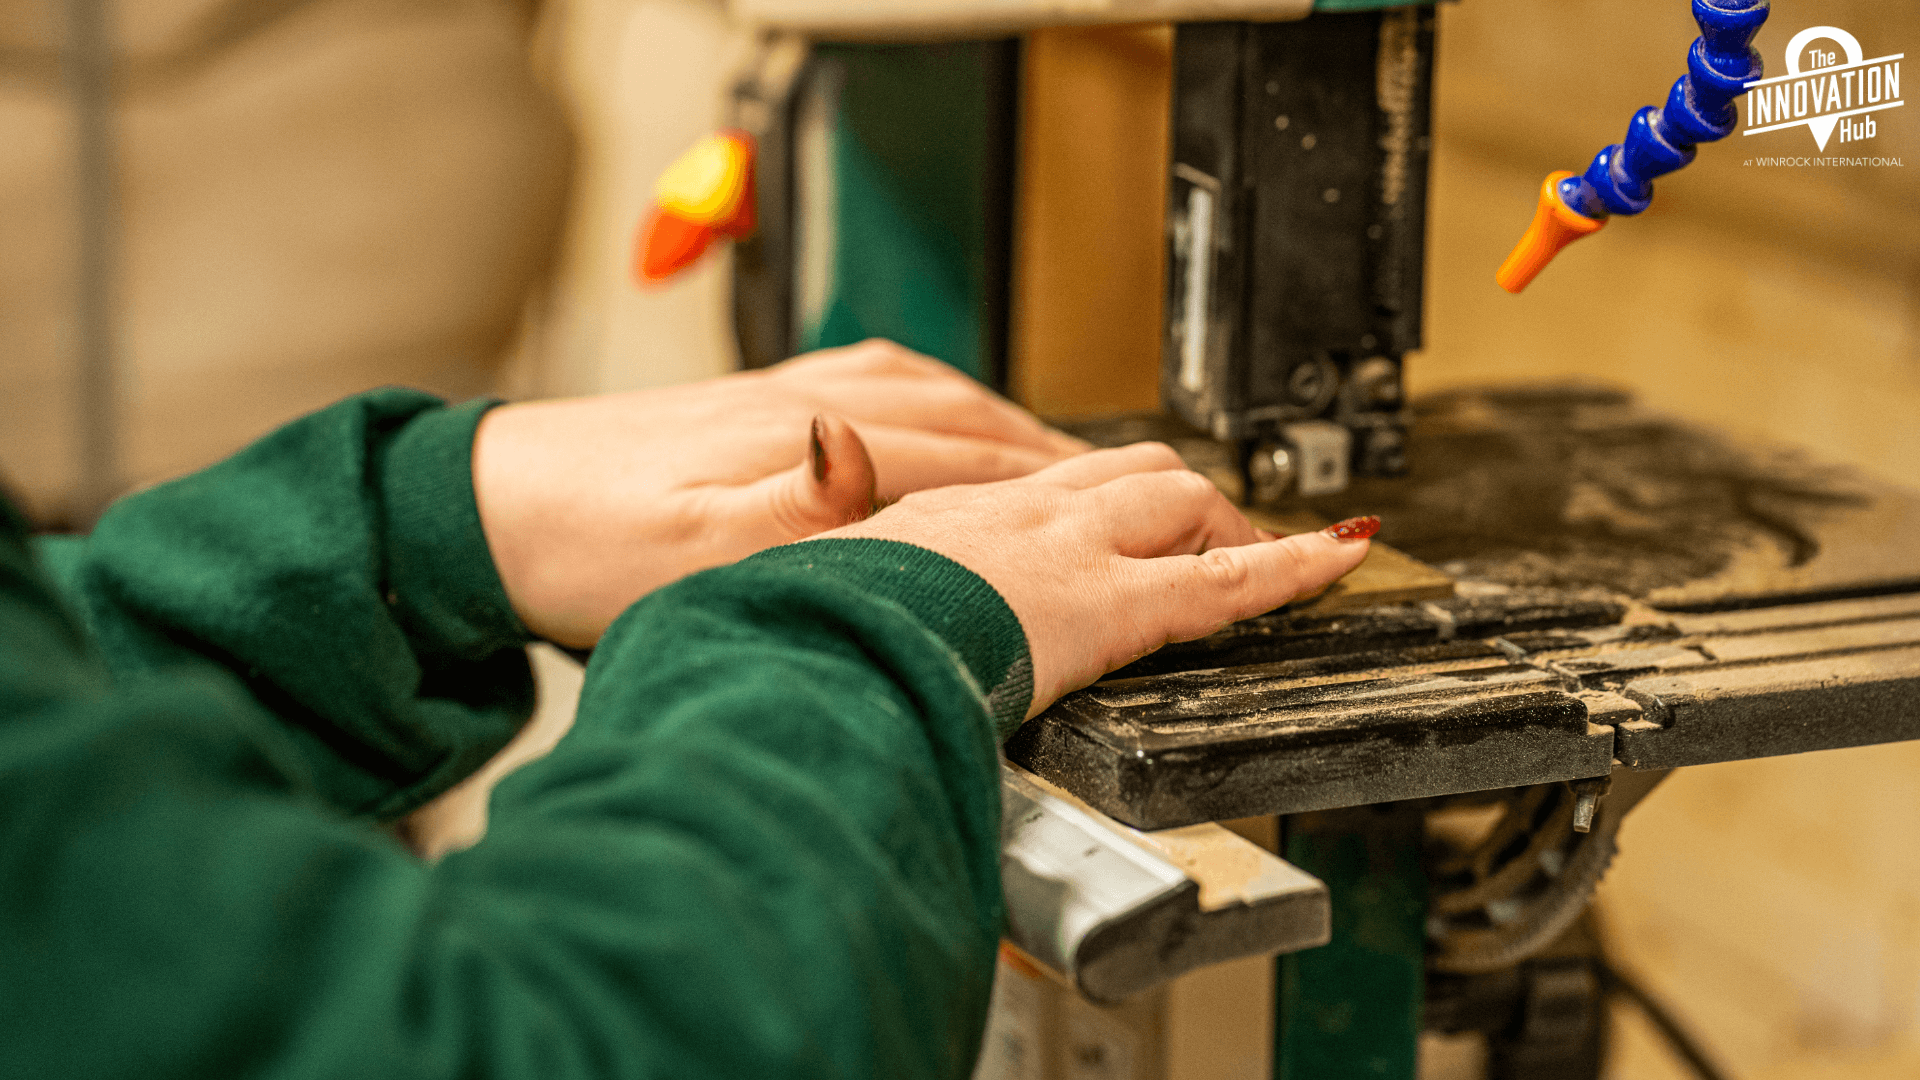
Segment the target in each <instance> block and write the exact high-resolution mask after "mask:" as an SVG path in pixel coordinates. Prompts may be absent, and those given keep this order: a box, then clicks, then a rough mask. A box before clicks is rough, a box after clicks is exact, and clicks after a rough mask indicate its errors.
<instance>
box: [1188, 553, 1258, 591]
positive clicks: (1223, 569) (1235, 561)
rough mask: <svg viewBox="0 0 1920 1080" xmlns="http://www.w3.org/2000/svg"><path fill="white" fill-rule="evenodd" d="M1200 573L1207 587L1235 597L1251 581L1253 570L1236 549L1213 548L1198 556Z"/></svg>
mask: <svg viewBox="0 0 1920 1080" xmlns="http://www.w3.org/2000/svg"><path fill="white" fill-rule="evenodd" d="M1200 571H1201V574H1202V575H1203V576H1204V578H1205V580H1206V583H1207V587H1208V588H1210V589H1212V590H1214V591H1216V592H1222V593H1226V594H1228V595H1230V596H1237V595H1238V594H1240V593H1241V592H1244V591H1245V590H1246V588H1247V586H1248V585H1249V584H1251V583H1252V580H1253V568H1252V567H1250V566H1249V565H1247V560H1246V558H1245V557H1244V556H1243V555H1241V553H1240V551H1239V549H1238V548H1214V549H1213V550H1212V551H1209V552H1206V553H1204V554H1202V555H1201V556H1200Z"/></svg>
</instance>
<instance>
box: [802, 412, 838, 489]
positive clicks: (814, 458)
mask: <svg viewBox="0 0 1920 1080" xmlns="http://www.w3.org/2000/svg"><path fill="white" fill-rule="evenodd" d="M807 462H808V463H809V464H811V465H812V466H813V482H814V483H816V484H824V483H826V482H827V473H829V472H831V471H832V470H833V463H832V462H830V461H828V460H827V447H826V444H824V443H822V442H821V441H820V418H819V417H817V416H816V417H814V418H813V427H812V428H811V429H809V430H808V432H807Z"/></svg>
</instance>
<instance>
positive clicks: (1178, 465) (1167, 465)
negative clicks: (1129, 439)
mask: <svg viewBox="0 0 1920 1080" xmlns="http://www.w3.org/2000/svg"><path fill="white" fill-rule="evenodd" d="M1134 445H1135V446H1136V447H1137V448H1138V452H1139V454H1140V456H1141V457H1143V458H1145V459H1147V461H1149V462H1150V463H1152V464H1153V465H1154V466H1155V467H1157V468H1160V469H1185V468H1186V467H1187V463H1186V461H1185V460H1183V459H1182V458H1181V457H1180V454H1179V452H1178V451H1176V450H1175V449H1174V448H1173V447H1171V446H1168V445H1167V444H1166V443H1163V442H1143V443H1135V444H1134ZM1195 475H1196V476H1197V475H1199V474H1197V473H1196V474H1195Z"/></svg>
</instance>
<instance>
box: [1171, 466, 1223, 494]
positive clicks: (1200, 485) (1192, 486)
mask: <svg viewBox="0 0 1920 1080" xmlns="http://www.w3.org/2000/svg"><path fill="white" fill-rule="evenodd" d="M1166 476H1167V482H1168V483H1171V484H1172V485H1173V486H1174V487H1175V488H1176V489H1177V490H1178V491H1179V492H1180V493H1181V494H1182V495H1185V496H1187V497H1188V498H1191V499H1194V500H1196V501H1200V502H1211V501H1213V498H1214V497H1215V496H1216V495H1218V494H1219V491H1218V490H1217V489H1215V488H1214V486H1213V481H1211V480H1209V479H1207V478H1206V477H1204V476H1201V475H1200V474H1199V473H1197V472H1193V471H1192V470H1189V469H1180V470H1178V471H1169V472H1168V473H1167V474H1166Z"/></svg>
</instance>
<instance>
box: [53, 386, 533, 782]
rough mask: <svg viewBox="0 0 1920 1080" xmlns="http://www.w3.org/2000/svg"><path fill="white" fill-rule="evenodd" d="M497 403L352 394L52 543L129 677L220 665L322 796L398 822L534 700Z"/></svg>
mask: <svg viewBox="0 0 1920 1080" xmlns="http://www.w3.org/2000/svg"><path fill="white" fill-rule="evenodd" d="M483 409H484V403H472V404H469V405H467V406H462V407H460V408H457V409H444V408H442V407H441V406H440V404H439V402H437V401H436V400H435V399H433V398H431V397H428V396H427V395H424V394H419V393H415V392H412V391H405V390H382V391H375V392H373V393H370V394H364V395H361V396H359V397H355V398H351V399H349V400H347V401H344V402H341V403H340V404H338V405H335V406H333V407H331V408H328V409H325V410H322V411H321V412H319V413H316V414H313V415H311V416H308V417H305V418H302V419H301V420H298V421H295V422H294V423H291V424H289V425H287V426H286V427H283V428H281V429H280V430H278V431H276V432H274V433H273V434H272V435H269V436H267V437H266V438H264V439H262V440H260V441H259V442H257V443H255V444H253V445H252V446H250V447H248V448H247V449H246V450H244V451H242V452H241V453H239V454H237V455H235V456H234V457H232V458H230V459H228V460H226V461H224V462H221V463H220V464H218V465H215V466H212V467H211V468H208V469H204V470H202V471H200V472H198V473H195V474H192V475H190V476H187V477H183V478H181V479H180V480H176V481H174V482H171V483H168V484H163V485H161V486H159V487H156V488H153V489H150V490H148V491H145V492H141V493H139V494H137V495H133V496H130V497H128V498H125V499H122V500H120V501H119V502H118V503H116V504H115V505H114V506H113V507H112V508H110V509H109V510H108V512H107V514H106V515H105V516H104V517H103V518H102V519H101V521H100V523H99V525H98V527H97V528H96V529H95V530H94V532H93V534H92V535H91V536H89V537H87V538H85V539H62V540H57V541H54V542H51V543H43V545H42V554H43V556H44V557H45V558H46V559H47V562H48V565H49V568H50V569H51V570H52V572H53V576H54V577H55V579H56V580H57V581H58V583H59V584H60V586H61V588H62V591H63V592H64V593H65V596H66V598H67V601H68V603H69V604H70V606H71V607H73V608H74V609H75V610H77V611H78V612H79V613H80V614H81V616H82V618H83V619H84V621H85V622H86V624H87V626H88V629H89V630H90V631H91V634H92V637H93V640H94V642H95V644H96V647H97V649H98V651H99V653H100V655H101V657H102V659H103V660H104V662H105V663H106V664H107V665H108V666H109V668H110V669H111V670H112V671H113V672H114V674H115V676H116V677H117V678H120V679H123V680H124V679H130V678H137V677H142V676H145V675H149V674H152V673H155V672H159V671H165V670H171V669H175V668H179V667H183V666H184V667H194V666H217V667H220V668H223V669H225V670H227V671H229V672H231V673H233V674H234V675H236V676H238V677H239V678H240V679H242V680H243V681H244V682H245V683H246V685H247V687H248V688H249V690H250V691H251V692H252V693H253V694H254V696H255V697H256V698H257V699H258V700H259V701H260V702H261V703H262V705H263V706H264V707H265V708H266V709H267V711H269V712H271V713H274V714H275V715H277V716H279V717H280V718H281V719H282V720H283V721H284V722H285V723H286V724H287V726H288V728H289V732H290V736H291V742H292V745H293V746H294V747H295V748H296V750H295V752H296V753H298V754H299V755H300V756H301V757H302V758H303V759H304V764H305V771H306V772H307V773H308V774H309V775H310V776H311V777H312V778H313V783H314V784H315V785H316V790H317V791H318V792H319V793H320V795H321V797H322V798H324V799H325V800H326V801H328V802H330V803H332V804H333V805H335V806H338V807H340V808H342V809H344V810H347V811H348V812H351V813H365V814H370V815H373V816H377V817H382V818H387V817H393V816H396V815H398V814H401V813H404V812H405V811H406V810H408V809H411V808H412V807H413V806H416V805H418V804H420V803H422V802H424V801H426V800H427V799H429V798H431V797H432V796H433V795H435V794H437V793H438V792H440V791H442V790H444V789H445V788H446V787H448V786H450V785H451V784H453V783H455V782H457V781H458V780H459V779H461V778H462V777H464V776H466V775H467V774H468V773H470V772H472V771H473V770H474V769H475V768H478V767H479V765H480V764H481V763H482V762H484V761H485V760H486V759H487V758H488V757H489V756H491V755H492V753H493V752H494V751H496V750H498V749H499V747H500V746H501V745H503V744H504V743H505V742H506V740H507V739H509V738H511V737H512V735H513V733H514V731H515V730H517V729H518V727H519V725H520V724H521V723H523V722H524V721H525V719H526V716H527V715H528V712H529V711H530V708H531V700H532V688H531V679H530V676H529V674H528V672H527V667H526V662H525V657H524V655H523V653H522V650H521V646H522V645H523V643H524V642H525V640H526V634H525V630H524V629H523V628H522V627H521V626H520V624H519V622H518V620H517V619H516V618H515V617H514V615H513V612H512V610H511V608H510V607H509V606H508V604H507V600H506V596H505V593H504V590H503V589H502V588H501V586H500V582H499V578H498V575H497V574H496V573H495V571H494V569H493V566H492V562H491V560H490V558H489V555H488V551H487V546H486V539H485V537H484V535H483V534H482V532H481V529H480V523H479V516H478V512H477V510H476V508H475V503H474V497H473V490H472V480H471V474H470V472H469V464H468V462H469V460H470V456H471V444H472V439H473V429H474V426H475V424H476V423H477V422H478V419H479V416H480V413H481V412H482V411H483Z"/></svg>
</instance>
